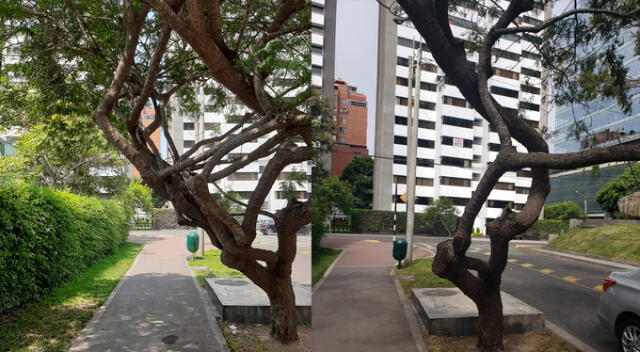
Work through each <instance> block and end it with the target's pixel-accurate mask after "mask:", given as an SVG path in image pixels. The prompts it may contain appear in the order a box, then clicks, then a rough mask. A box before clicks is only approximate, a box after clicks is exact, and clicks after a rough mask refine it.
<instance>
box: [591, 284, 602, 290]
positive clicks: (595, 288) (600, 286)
mask: <svg viewBox="0 0 640 352" xmlns="http://www.w3.org/2000/svg"><path fill="white" fill-rule="evenodd" d="M593 289H594V290H596V291H602V285H598V286H596V287H594V288H593Z"/></svg>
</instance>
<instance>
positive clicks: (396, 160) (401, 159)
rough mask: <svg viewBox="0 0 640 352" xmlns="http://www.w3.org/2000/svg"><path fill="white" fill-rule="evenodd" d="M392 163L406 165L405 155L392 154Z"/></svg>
mask: <svg viewBox="0 0 640 352" xmlns="http://www.w3.org/2000/svg"><path fill="white" fill-rule="evenodd" d="M393 163H394V164H399V165H407V157H406V156H403V155H394V156H393Z"/></svg>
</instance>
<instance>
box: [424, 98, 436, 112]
mask: <svg viewBox="0 0 640 352" xmlns="http://www.w3.org/2000/svg"><path fill="white" fill-rule="evenodd" d="M420 109H426V110H435V109H436V104H435V103H432V102H430V101H423V100H420Z"/></svg>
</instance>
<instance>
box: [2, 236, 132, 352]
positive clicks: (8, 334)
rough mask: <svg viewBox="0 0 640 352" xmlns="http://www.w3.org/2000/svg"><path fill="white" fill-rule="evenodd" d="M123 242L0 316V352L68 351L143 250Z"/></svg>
mask: <svg viewBox="0 0 640 352" xmlns="http://www.w3.org/2000/svg"><path fill="white" fill-rule="evenodd" d="M142 247H143V245H141V244H131V243H127V244H124V245H123V246H122V247H120V248H119V249H117V250H116V252H115V253H113V254H112V255H110V256H108V257H105V258H103V259H101V260H99V261H98V262H97V263H95V264H94V265H91V266H90V267H88V268H87V269H86V270H85V271H84V272H83V273H82V274H80V275H79V276H78V277H76V278H75V279H73V280H71V281H69V282H67V283H65V284H64V285H62V286H60V287H58V288H55V289H53V290H52V291H51V292H50V293H49V294H48V295H47V296H45V297H43V298H42V300H40V301H39V302H34V303H30V304H27V305H25V306H22V307H18V308H15V309H11V310H9V311H7V312H4V313H3V314H2V315H0V351H16V352H17V351H29V352H34V351H35V352H41V351H46V352H49V351H60V352H62V351H65V350H66V349H67V348H68V347H69V345H70V343H71V341H72V340H73V339H74V338H75V337H76V336H78V335H79V334H80V332H81V331H82V329H83V328H84V326H85V325H86V324H87V323H88V322H89V320H90V319H91V317H92V316H93V314H94V313H95V311H96V310H97V309H98V308H99V307H100V306H101V305H102V304H103V303H104V301H105V300H106V299H107V297H108V296H109V294H110V293H111V291H113V289H114V288H115V287H116V285H117V284H118V282H119V281H120V278H121V277H122V276H123V275H124V274H125V273H126V272H127V271H128V270H129V268H130V267H131V264H133V261H134V260H135V258H136V256H137V255H138V253H139V252H140V250H142Z"/></svg>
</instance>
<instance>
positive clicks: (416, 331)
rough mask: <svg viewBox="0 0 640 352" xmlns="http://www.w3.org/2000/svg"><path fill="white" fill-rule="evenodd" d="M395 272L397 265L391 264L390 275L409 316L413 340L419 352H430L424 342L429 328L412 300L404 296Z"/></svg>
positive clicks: (405, 313)
mask: <svg viewBox="0 0 640 352" xmlns="http://www.w3.org/2000/svg"><path fill="white" fill-rule="evenodd" d="M395 273H396V267H395V265H393V266H391V271H390V273H389V275H391V276H392V277H393V282H394V283H395V285H396V291H397V292H398V297H400V302H402V306H403V307H404V315H405V316H406V317H407V321H408V322H409V330H410V332H411V336H413V341H414V343H415V344H416V348H417V349H418V352H428V350H427V345H426V344H425V343H424V336H426V335H427V330H426V328H425V327H424V325H422V324H420V321H419V320H418V313H417V312H416V310H415V308H414V307H413V305H412V304H411V302H409V300H408V299H407V297H405V296H404V291H403V290H402V285H400V279H399V278H397V277H396V275H395Z"/></svg>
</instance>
